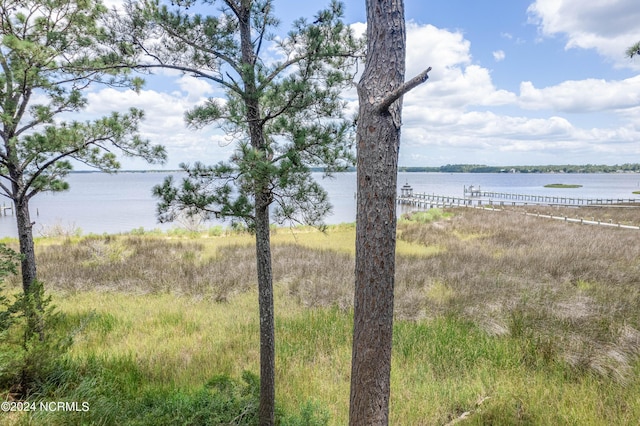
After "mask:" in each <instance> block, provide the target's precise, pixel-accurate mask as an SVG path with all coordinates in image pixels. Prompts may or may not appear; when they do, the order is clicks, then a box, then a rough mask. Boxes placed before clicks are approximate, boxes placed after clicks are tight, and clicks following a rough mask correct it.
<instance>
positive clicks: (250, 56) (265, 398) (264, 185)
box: [237, 1, 276, 426]
mask: <svg viewBox="0 0 640 426" xmlns="http://www.w3.org/2000/svg"><path fill="white" fill-rule="evenodd" d="M237 16H238V21H239V24H240V45H241V46H240V48H241V54H242V65H243V66H244V67H245V68H244V70H243V82H244V90H245V93H244V102H245V106H246V108H247V112H246V118H247V124H248V127H249V138H250V141H251V147H252V148H253V149H255V150H256V151H257V152H259V153H261V154H264V158H265V159H266V154H267V146H266V141H265V138H264V132H263V128H262V124H261V119H262V117H261V111H260V100H259V95H258V89H257V85H256V81H255V79H256V77H255V66H256V56H255V53H254V51H253V43H252V41H251V2H250V1H243V2H242V3H241V4H240V5H239V9H238V15H237ZM260 160H264V159H262V158H259V160H258V161H260ZM253 179H254V182H253V183H254V191H255V192H254V197H255V200H254V201H255V232H256V265H257V271H258V306H259V307H258V309H259V311H260V312H259V315H260V407H259V412H258V417H259V418H258V422H259V424H260V425H261V426H270V425H274V424H275V357H276V353H275V330H274V328H275V320H274V308H273V276H272V272H271V238H270V232H271V231H270V228H269V225H270V223H269V221H270V219H269V206H270V204H271V201H272V197H271V193H270V191H269V188H268V187H269V182H268V181H266V179H267V178H266V177H263V176H259V175H258V174H257V173H256V175H254V177H253Z"/></svg>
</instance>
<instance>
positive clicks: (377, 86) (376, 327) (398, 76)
mask: <svg viewBox="0 0 640 426" xmlns="http://www.w3.org/2000/svg"><path fill="white" fill-rule="evenodd" d="M367 42H368V45H367V61H366V66H365V70H364V73H363V75H362V78H361V80H360V82H359V84H358V97H359V100H360V107H359V108H360V110H359V118H358V129H357V136H356V137H357V181H358V200H357V213H356V269H355V299H354V329H353V352H352V366H351V398H350V411H349V421H350V424H351V425H386V424H388V422H389V395H390V377H391V346H392V334H393V293H394V275H395V246H396V184H397V172H398V150H399V146H400V125H401V119H400V117H401V109H402V98H401V96H399V97H398V98H396V99H394V100H392V102H390V104H389V105H388V106H387V105H386V104H387V103H389V102H386V99H387V98H388V96H389V94H390V93H393V92H395V91H396V90H397V89H398V88H400V87H401V86H402V84H403V82H404V73H405V25H404V5H403V2H402V0H367ZM381 106H382V107H381Z"/></svg>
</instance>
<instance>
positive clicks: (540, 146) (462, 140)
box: [85, 0, 640, 169]
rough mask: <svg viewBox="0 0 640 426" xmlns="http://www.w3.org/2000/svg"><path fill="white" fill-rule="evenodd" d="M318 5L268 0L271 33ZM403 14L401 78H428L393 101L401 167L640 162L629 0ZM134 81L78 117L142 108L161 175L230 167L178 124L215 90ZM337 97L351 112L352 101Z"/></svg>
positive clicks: (169, 79)
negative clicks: (162, 150) (399, 120)
mask: <svg viewBox="0 0 640 426" xmlns="http://www.w3.org/2000/svg"><path fill="white" fill-rule="evenodd" d="M118 2H119V0H108V1H105V4H107V5H109V6H117V4H118ZM343 2H344V4H345V7H346V8H345V21H346V22H347V23H349V24H351V25H353V27H354V29H356V30H357V31H363V29H364V28H365V25H366V22H365V21H366V11H365V0H344V1H343ZM328 3H329V1H328V0H326V1H323V0H320V1H317V2H303V1H300V0H295V1H294V0H274V4H275V13H276V15H277V16H278V17H279V18H280V19H281V21H282V23H281V26H280V30H282V31H283V33H284V32H286V31H288V30H289V28H290V24H291V22H292V21H293V20H294V19H296V18H298V17H307V18H312V17H313V15H314V14H315V13H316V12H317V10H318V9H320V8H321V7H323V6H324V5H326V4H328ZM404 3H405V19H406V27H407V56H406V64H407V69H406V79H407V80H409V79H410V78H412V77H413V76H415V75H416V74H418V73H420V72H421V71H423V70H424V69H425V68H427V67H429V66H431V67H432V68H433V70H432V71H431V72H430V74H429V75H430V78H429V80H428V81H427V82H426V83H425V84H423V85H421V86H419V87H417V88H416V89H414V90H413V91H411V92H410V93H408V94H407V95H405V97H404V104H403V126H402V138H401V146H400V158H399V164H400V166H404V167H417V166H440V165H445V164H486V165H493V166H502V165H504V166H507V165H520V166H522V165H546V164H608V165H614V164H623V163H640V57H636V58H633V59H629V58H627V57H626V56H625V50H626V49H627V48H628V47H629V46H631V45H632V44H634V43H636V42H637V41H640V25H638V22H640V3H639V2H638V0H590V1H588V2H585V1H584V0H535V1H532V0H447V1H435V0H428V1H427V0H405V2H404ZM212 11H213V12H214V13H215V10H212ZM145 78H146V80H147V84H146V86H145V88H144V89H143V90H142V91H141V92H140V93H139V94H135V93H133V92H131V91H122V90H115V89H112V88H105V87H103V88H94V89H92V91H91V92H89V93H88V95H87V96H88V99H89V105H88V108H87V110H86V112H85V113H87V114H105V113H108V112H110V111H124V110H126V109H127V108H129V107H130V106H135V107H138V108H142V109H144V110H145V112H146V119H145V121H144V122H143V124H142V126H141V128H140V130H141V134H142V136H144V137H145V138H148V139H149V140H151V141H152V142H153V143H157V144H163V145H165V147H166V148H167V152H168V156H169V158H168V162H167V164H166V165H165V166H164V169H176V168H177V167H178V164H179V163H182V162H184V163H193V162H195V161H203V162H205V163H207V164H213V163H217V162H219V161H223V160H227V159H228V158H229V157H230V155H231V153H232V151H233V140H231V139H230V138H229V137H227V136H226V135H225V134H224V133H222V132H221V131H220V130H218V129H215V128H213V127H211V128H205V129H202V130H192V129H189V128H187V127H186V126H185V125H184V121H183V117H184V113H185V112H186V111H187V110H188V109H190V108H191V107H193V106H194V105H196V104H198V103H199V102H203V101H204V100H205V99H206V98H207V97H215V96H220V91H219V90H218V88H217V87H215V86H213V85H212V84H211V83H209V82H207V81H205V80H201V79H200V80H199V79H196V78H193V77H190V76H186V75H181V74H180V73H177V72H168V71H159V72H156V75H152V76H147V77H145ZM344 96H345V99H347V100H348V101H349V105H350V108H351V109H353V110H356V109H357V95H356V93H355V91H347V92H345V94H344ZM123 168H125V169H141V168H149V166H148V165H146V164H145V163H144V162H142V161H139V160H124V161H123ZM152 168H159V167H158V166H153V167H152Z"/></svg>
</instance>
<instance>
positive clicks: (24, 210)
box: [14, 200, 37, 295]
mask: <svg viewBox="0 0 640 426" xmlns="http://www.w3.org/2000/svg"><path fill="white" fill-rule="evenodd" d="M14 204H15V209H16V222H17V225H18V240H19V242H20V253H21V254H22V261H21V264H20V266H21V271H22V290H23V292H24V294H25V295H26V294H28V293H29V292H30V291H31V285H32V284H33V282H34V281H35V280H36V279H37V272H36V254H35V248H34V243H33V224H32V223H31V216H30V214H29V202H28V201H27V200H19V201H14Z"/></svg>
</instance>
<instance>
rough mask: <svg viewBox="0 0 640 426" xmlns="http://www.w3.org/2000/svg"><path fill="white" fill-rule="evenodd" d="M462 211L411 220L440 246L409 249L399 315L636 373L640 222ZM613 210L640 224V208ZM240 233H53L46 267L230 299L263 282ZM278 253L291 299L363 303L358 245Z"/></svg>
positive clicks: (535, 354) (404, 233) (595, 367)
mask: <svg viewBox="0 0 640 426" xmlns="http://www.w3.org/2000/svg"><path fill="white" fill-rule="evenodd" d="M616 212H618V213H616ZM634 212H635V213H634ZM541 213H545V214H546V212H541ZM552 213H553V214H557V213H558V212H557V211H554V212H552ZM455 214H456V215H455V216H454V217H453V218H451V219H448V220H441V221H439V222H435V223H428V224H420V223H410V222H408V223H401V224H400V225H399V235H400V238H402V239H404V240H405V241H410V242H413V243H419V244H423V245H425V246H430V247H438V248H439V249H438V250H433V251H431V253H432V254H431V255H411V256H407V255H402V254H399V255H398V258H397V277H396V301H395V306H396V315H397V317H398V318H399V319H409V320H415V319H421V318H433V317H438V316H446V315H456V316H462V317H464V318H466V319H469V320H471V321H473V322H475V323H478V324H480V325H481V326H482V327H483V328H484V329H486V330H487V331H488V332H489V333H491V334H496V335H507V336H508V335H511V336H514V337H517V338H523V337H524V340H525V341H527V342H529V343H530V345H531V347H530V350H531V352H532V356H531V358H530V360H531V361H532V362H538V361H537V360H539V359H547V360H564V361H567V362H569V363H570V364H572V365H573V366H575V367H576V368H577V369H581V370H588V371H594V372H597V373H599V374H603V375H607V376H613V377H616V378H620V379H623V378H624V377H625V376H627V375H628V374H629V373H630V371H629V369H630V365H631V361H632V360H633V359H635V358H636V357H637V356H638V355H639V354H640V332H639V331H638V330H640V309H639V308H640V244H639V242H640V231H633V230H624V229H616V228H606V227H597V226H588V225H578V224H567V223H563V222H561V221H552V220H548V219H542V218H536V217H531V216H525V215H522V214H521V213H520V214H519V213H517V212H491V211H481V210H474V209H466V210H462V209H459V210H455ZM579 214H582V215H584V216H585V217H588V215H589V212H588V211H582V212H581V213H579ZM608 214H611V215H614V214H620V215H625V221H628V223H640V214H639V211H638V210H635V209H613V210H612V211H611V213H608ZM634 214H635V216H633V215H634ZM616 217H619V216H616ZM220 238H227V237H220ZM233 238H234V237H229V241H230V242H229V243H228V244H226V245H225V244H217V245H214V246H212V245H210V244H209V243H208V242H207V241H206V240H198V239H195V240H194V239H184V240H175V239H173V240H172V239H167V238H166V237H162V236H141V237H140V236H118V237H109V236H106V237H86V238H81V239H79V240H74V241H73V242H71V241H70V240H67V242H64V243H61V244H42V245H41V246H40V247H39V251H38V261H39V272H40V274H41V278H42V279H43V280H44V281H45V282H46V283H47V286H49V288H55V289H58V290H62V291H67V292H77V291H84V290H87V289H93V290H95V289H101V290H105V291H118V292H123V291H124V292H132V293H175V294H181V295H190V296H193V297H196V298H207V299H212V300H215V301H226V300H229V298H230V297H232V296H233V295H235V294H238V293H241V292H246V291H249V290H251V289H254V288H255V285H256V284H255V283H256V277H255V274H256V273H255V252H254V250H255V249H254V247H253V246H252V245H251V244H250V241H251V240H250V238H249V239H244V240H242V243H241V244H235V245H234V244H233ZM299 238H301V239H302V238H305V237H304V236H302V235H301V236H299ZM273 262H274V266H273V269H274V280H275V282H276V283H277V284H279V285H282V286H284V288H285V289H286V290H287V292H286V293H287V294H288V296H289V297H291V298H292V301H291V303H298V304H300V305H303V306H307V307H325V306H337V307H339V308H340V309H348V308H349V307H350V306H351V305H352V298H353V267H354V259H353V255H352V254H350V253H345V252H344V251H336V250H331V249H330V248H327V249H321V250H320V249H314V248H309V247H305V246H304V245H303V244H302V242H301V243H300V244H293V243H285V244H276V245H275V247H274V251H273ZM525 352H526V351H525ZM525 361H527V360H525Z"/></svg>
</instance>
